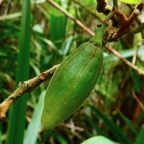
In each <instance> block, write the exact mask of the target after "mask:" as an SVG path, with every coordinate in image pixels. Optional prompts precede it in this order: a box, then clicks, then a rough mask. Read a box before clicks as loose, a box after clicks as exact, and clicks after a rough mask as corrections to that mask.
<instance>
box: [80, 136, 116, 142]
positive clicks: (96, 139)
mask: <svg viewBox="0 0 144 144" xmlns="http://www.w3.org/2000/svg"><path fill="white" fill-rule="evenodd" d="M81 144H117V143H115V142H113V141H111V140H109V139H108V138H106V137H104V136H95V137H92V138H89V139H88V140H86V141H84V142H82V143H81Z"/></svg>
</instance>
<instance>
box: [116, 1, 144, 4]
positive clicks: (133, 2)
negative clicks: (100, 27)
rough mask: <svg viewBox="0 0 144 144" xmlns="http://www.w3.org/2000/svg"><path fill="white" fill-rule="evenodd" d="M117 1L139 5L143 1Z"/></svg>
mask: <svg viewBox="0 0 144 144" xmlns="http://www.w3.org/2000/svg"><path fill="white" fill-rule="evenodd" d="M118 1H120V2H123V3H127V4H139V3H141V2H142V1H143V0H118Z"/></svg>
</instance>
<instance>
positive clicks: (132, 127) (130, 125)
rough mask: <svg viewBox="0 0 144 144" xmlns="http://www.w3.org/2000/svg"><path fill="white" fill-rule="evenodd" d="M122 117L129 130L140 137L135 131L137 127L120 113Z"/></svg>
mask: <svg viewBox="0 0 144 144" xmlns="http://www.w3.org/2000/svg"><path fill="white" fill-rule="evenodd" d="M119 114H120V116H121V117H122V119H123V120H124V121H125V123H126V124H127V126H128V127H129V129H130V130H131V131H132V132H133V133H134V134H135V135H138V131H137V130H136V129H135V127H134V126H133V124H132V122H131V121H130V120H129V119H128V118H127V117H126V116H125V115H123V113H121V112H119Z"/></svg>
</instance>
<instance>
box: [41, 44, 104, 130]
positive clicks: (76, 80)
mask: <svg viewBox="0 0 144 144" xmlns="http://www.w3.org/2000/svg"><path fill="white" fill-rule="evenodd" d="M102 62H103V52H102V49H101V48H99V47H98V46H95V45H94V44H92V43H89V42H86V43H83V44H82V45H81V46H80V47H79V48H77V49H76V50H75V51H74V52H73V53H71V54H70V55H69V56H68V57H67V58H66V59H65V60H64V61H63V62H62V63H61V65H60V66H59V68H58V69H57V70H56V72H55V73H54V75H53V77H52V79H51V81H50V83H49V85H48V88H47V92H46V96H45V102H44V108H43V113H42V117H41V129H40V131H42V130H45V129H51V128H54V127H55V126H57V125H58V124H59V123H61V122H62V121H64V120H65V119H66V118H67V117H68V116H70V115H71V114H72V113H73V112H74V111H75V110H76V109H77V108H78V107H79V106H80V105H81V104H82V103H83V102H84V101H85V100H86V99H87V97H88V96H89V94H90V92H91V91H92V89H93V87H94V86H95V83H96V80H97V78H98V76H99V73H100V70H101V67H102Z"/></svg>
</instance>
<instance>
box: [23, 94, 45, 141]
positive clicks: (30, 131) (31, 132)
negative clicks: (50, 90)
mask: <svg viewBox="0 0 144 144" xmlns="http://www.w3.org/2000/svg"><path fill="white" fill-rule="evenodd" d="M44 96H45V91H43V92H42V93H41V95H40V98H39V101H38V103H37V105H36V106H35V110H34V113H33V116H32V120H31V122H30V124H29V125H28V128H27V132H26V135H25V137H24V142H23V144H35V143H36V140H37V136H38V129H39V128H40V124H41V114H42V110H43V102H44Z"/></svg>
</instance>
